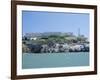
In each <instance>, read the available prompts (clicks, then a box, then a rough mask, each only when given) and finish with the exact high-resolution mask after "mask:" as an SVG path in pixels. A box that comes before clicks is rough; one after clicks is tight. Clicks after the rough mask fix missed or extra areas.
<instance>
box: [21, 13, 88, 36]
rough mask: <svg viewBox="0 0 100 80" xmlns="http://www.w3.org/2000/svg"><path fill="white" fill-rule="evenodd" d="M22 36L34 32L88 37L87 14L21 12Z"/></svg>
mask: <svg viewBox="0 0 100 80" xmlns="http://www.w3.org/2000/svg"><path fill="white" fill-rule="evenodd" d="M22 27H23V35H24V34H25V33H35V32H72V33H73V34H74V35H76V36H77V35H78V30H79V29H80V34H81V35H84V36H86V37H89V14H88V13H68V12H66V13H65V12H44V11H22Z"/></svg>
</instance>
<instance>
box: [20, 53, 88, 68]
mask: <svg viewBox="0 0 100 80" xmlns="http://www.w3.org/2000/svg"><path fill="white" fill-rule="evenodd" d="M73 66H89V52H71V53H69V52H68V53H41V54H38V53H37V54H36V53H35V54H34V53H23V54H22V69H31V68H53V67H73Z"/></svg>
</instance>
